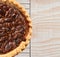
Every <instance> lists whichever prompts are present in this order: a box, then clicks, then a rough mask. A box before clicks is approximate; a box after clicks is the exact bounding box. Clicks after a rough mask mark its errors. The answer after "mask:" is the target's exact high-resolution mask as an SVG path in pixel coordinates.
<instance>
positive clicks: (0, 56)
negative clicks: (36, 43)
mask: <svg viewBox="0 0 60 57" xmlns="http://www.w3.org/2000/svg"><path fill="white" fill-rule="evenodd" d="M0 1H2V2H6V3H11V4H13V5H14V6H16V7H17V8H19V10H20V11H22V12H23V14H24V15H25V16H26V19H27V21H29V33H28V35H27V36H26V42H21V43H20V45H19V46H18V47H17V48H15V49H14V50H12V51H11V52H9V53H6V54H0V57H13V56H15V55H16V54H18V53H19V52H21V51H22V49H25V47H26V45H27V44H28V43H29V41H30V38H31V34H32V23H31V19H30V17H29V14H28V13H27V12H26V10H25V9H24V7H23V6H22V5H20V4H19V3H17V2H16V1H14V0H0Z"/></svg>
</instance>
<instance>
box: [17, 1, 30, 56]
mask: <svg viewBox="0 0 60 57" xmlns="http://www.w3.org/2000/svg"><path fill="white" fill-rule="evenodd" d="M17 2H20V4H22V5H23V6H24V7H25V9H26V10H27V12H28V13H29V14H30V16H31V0H17ZM16 57H31V41H30V44H29V45H28V46H27V47H26V49H25V50H24V51H23V52H22V53H20V54H18V55H17V56H16Z"/></svg>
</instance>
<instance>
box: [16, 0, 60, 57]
mask: <svg viewBox="0 0 60 57" xmlns="http://www.w3.org/2000/svg"><path fill="white" fill-rule="evenodd" d="M17 1H19V2H20V0H17ZM22 1H28V0H22ZM31 18H32V23H33V35H32V39H31V57H60V0H31ZM25 51H26V52H27V51H28V50H27V48H26V50H24V51H23V52H25ZM23 52H22V54H19V55H17V56H16V57H29V55H28V54H27V55H26V54H25V53H23Z"/></svg>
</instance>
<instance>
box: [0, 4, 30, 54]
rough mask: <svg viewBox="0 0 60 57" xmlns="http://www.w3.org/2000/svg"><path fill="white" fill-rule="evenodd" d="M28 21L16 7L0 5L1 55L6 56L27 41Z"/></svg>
mask: <svg viewBox="0 0 60 57" xmlns="http://www.w3.org/2000/svg"><path fill="white" fill-rule="evenodd" d="M28 31H29V25H28V21H27V20H26V17H25V16H24V14H22V12H21V11H20V10H18V9H17V8H16V7H15V6H11V5H8V4H6V3H0V54H6V53H8V52H10V51H12V50H14V49H15V48H17V47H18V46H19V44H20V43H21V42H22V41H26V37H25V36H26V35H27V34H28Z"/></svg>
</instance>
